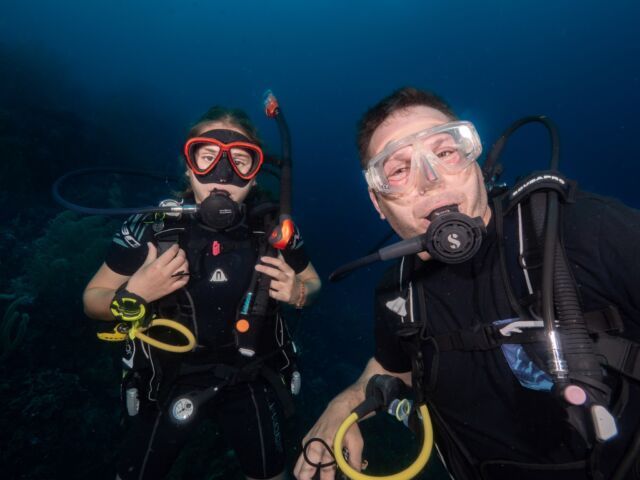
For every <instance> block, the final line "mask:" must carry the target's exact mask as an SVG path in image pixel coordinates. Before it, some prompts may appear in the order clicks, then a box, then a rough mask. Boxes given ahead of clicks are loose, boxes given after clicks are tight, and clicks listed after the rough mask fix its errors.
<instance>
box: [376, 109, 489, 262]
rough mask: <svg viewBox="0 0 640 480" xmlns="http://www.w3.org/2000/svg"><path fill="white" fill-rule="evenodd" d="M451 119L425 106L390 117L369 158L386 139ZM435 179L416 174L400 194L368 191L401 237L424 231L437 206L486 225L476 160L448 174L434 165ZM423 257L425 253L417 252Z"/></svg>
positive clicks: (378, 132)
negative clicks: (454, 208) (456, 211)
mask: <svg viewBox="0 0 640 480" xmlns="http://www.w3.org/2000/svg"><path fill="white" fill-rule="evenodd" d="M450 121H451V119H450V118H448V117H447V116H446V115H445V114H444V113H442V112H440V111H439V110H436V109H433V108H430V107H426V106H413V107H409V108H406V109H403V110H399V111H397V112H395V113H393V114H392V115H391V116H389V117H388V118H387V119H386V120H385V121H384V122H383V123H382V124H381V125H380V126H379V127H378V128H377V129H376V130H375V131H374V132H373V135H372V137H371V141H370V142H369V149H368V158H372V157H373V156H375V155H377V154H378V153H380V152H381V151H382V149H383V148H384V147H385V145H387V144H388V143H389V142H392V141H395V140H399V139H401V138H404V137H406V136H407V135H411V134H413V133H416V132H419V131H421V130H426V129H428V128H433V127H437V126H439V125H443V124H445V123H449V122H450ZM435 170H436V174H437V179H434V178H427V177H426V176H425V175H424V174H422V173H418V174H417V178H416V181H415V185H413V186H412V187H411V188H409V189H408V190H407V191H405V192H403V193H401V194H393V195H392V194H388V195H384V194H380V193H377V192H374V191H372V190H369V196H370V198H371V201H372V202H373V205H374V207H375V208H376V210H377V211H378V213H380V216H381V218H383V219H386V220H387V221H388V222H389V224H390V225H391V227H392V228H393V229H394V230H395V232H396V233H397V234H398V235H399V236H400V237H401V238H403V239H407V238H411V237H415V236H416V235H421V234H423V233H425V232H426V231H427V228H428V226H429V223H430V222H429V220H428V219H427V217H428V216H429V215H430V214H431V212H432V211H433V210H435V209H437V208H440V207H443V206H445V205H453V204H455V205H457V206H458V209H459V210H460V212H461V213H464V214H466V215H469V216H470V217H481V218H482V219H483V221H484V223H485V225H486V224H487V223H488V222H489V219H490V218H491V210H490V209H489V208H488V205H487V192H486V189H485V186H484V182H483V179H482V173H481V171H480V167H479V165H478V164H477V163H476V162H473V163H471V164H470V165H469V166H468V167H467V168H466V169H464V170H463V171H461V172H458V173H447V172H446V171H445V170H444V169H443V168H439V167H438V166H436V167H435ZM419 256H420V258H422V259H423V260H426V259H428V258H429V255H428V254H427V253H426V252H421V253H420V254H419Z"/></svg>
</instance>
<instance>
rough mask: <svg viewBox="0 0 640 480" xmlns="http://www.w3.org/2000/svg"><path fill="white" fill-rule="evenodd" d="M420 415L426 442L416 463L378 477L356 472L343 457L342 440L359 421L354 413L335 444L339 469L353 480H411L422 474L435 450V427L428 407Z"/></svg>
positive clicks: (337, 436) (343, 425) (341, 426)
mask: <svg viewBox="0 0 640 480" xmlns="http://www.w3.org/2000/svg"><path fill="white" fill-rule="evenodd" d="M419 411H420V415H421V416H422V426H423V428H424V441H423V443H422V450H420V454H419V455H418V458H416V460H415V462H413V463H412V464H411V465H410V466H409V467H407V468H406V469H404V470H403V471H401V472H398V473H394V474H393V475H385V476H380V477H376V476H373V475H365V474H364V473H361V472H358V471H356V470H354V469H353V468H352V467H351V465H349V463H347V461H346V459H345V458H344V455H342V440H343V439H344V436H345V434H346V433H347V430H349V427H350V426H351V425H353V424H354V423H356V422H357V421H358V415H356V414H355V413H352V414H351V415H349V416H348V417H347V419H346V420H345V421H344V422H342V425H340V428H339V429H338V433H336V438H335V440H334V442H333V453H334V454H335V456H336V462H337V464H338V468H340V470H341V471H342V473H344V474H345V475H346V476H347V477H349V478H351V479H352V480H409V479H411V478H413V477H415V476H416V475H418V474H419V473H420V471H421V470H422V469H423V468H424V466H425V465H426V464H427V462H428V461H429V457H430V456H431V450H432V449H433V427H432V425H431V417H430V416H429V410H428V409H427V406H426V405H420V408H419Z"/></svg>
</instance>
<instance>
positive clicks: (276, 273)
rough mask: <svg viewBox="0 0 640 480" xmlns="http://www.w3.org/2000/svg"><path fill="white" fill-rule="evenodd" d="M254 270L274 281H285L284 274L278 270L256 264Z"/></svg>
mask: <svg viewBox="0 0 640 480" xmlns="http://www.w3.org/2000/svg"><path fill="white" fill-rule="evenodd" d="M256 270H257V271H259V272H261V273H264V274H265V275H269V276H270V277H271V278H273V279H276V280H280V281H284V280H286V279H287V276H286V274H285V273H284V272H283V271H282V270H279V269H277V268H273V267H268V266H266V265H260V264H258V265H256Z"/></svg>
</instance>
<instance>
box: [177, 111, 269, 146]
mask: <svg viewBox="0 0 640 480" xmlns="http://www.w3.org/2000/svg"><path fill="white" fill-rule="evenodd" d="M211 122H223V123H228V124H229V125H233V126H234V127H236V128H238V129H240V130H242V131H243V132H244V133H245V135H246V136H247V138H249V140H251V141H252V142H253V143H255V144H256V145H261V142H260V136H259V135H258V130H257V129H256V127H255V126H254V125H253V123H251V119H250V118H249V115H247V114H246V113H245V112H244V111H243V110H240V109H239V108H225V107H221V106H220V105H214V106H213V107H211V108H210V109H209V110H207V112H206V113H205V114H204V115H202V117H200V118H199V119H198V121H197V122H196V123H195V124H194V125H193V126H192V127H191V128H190V129H189V133H188V134H187V139H189V138H193V137H197V136H198V135H199V134H200V133H203V132H201V131H200V130H201V129H202V126H203V125H205V124H207V123H211Z"/></svg>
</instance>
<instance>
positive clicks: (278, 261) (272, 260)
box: [260, 252, 295, 275]
mask: <svg viewBox="0 0 640 480" xmlns="http://www.w3.org/2000/svg"><path fill="white" fill-rule="evenodd" d="M260 261H261V262H263V263H267V264H269V265H273V266H274V267H277V268H278V270H282V271H283V272H285V273H286V274H288V275H290V274H293V273H295V272H294V271H293V268H291V267H290V266H289V264H288V263H287V262H285V260H284V257H283V256H282V254H281V253H280V252H278V256H277V257H260Z"/></svg>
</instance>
